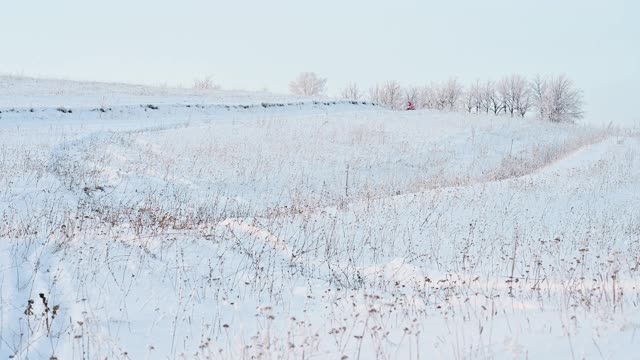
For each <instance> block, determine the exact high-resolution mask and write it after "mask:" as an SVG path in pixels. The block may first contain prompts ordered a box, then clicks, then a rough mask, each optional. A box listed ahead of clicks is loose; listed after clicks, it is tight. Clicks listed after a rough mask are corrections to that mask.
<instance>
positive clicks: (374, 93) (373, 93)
mask: <svg viewBox="0 0 640 360" xmlns="http://www.w3.org/2000/svg"><path fill="white" fill-rule="evenodd" d="M369 100H371V102H374V103H376V104H382V88H381V87H380V85H379V84H375V85H374V86H373V87H371V88H370V89H369Z"/></svg>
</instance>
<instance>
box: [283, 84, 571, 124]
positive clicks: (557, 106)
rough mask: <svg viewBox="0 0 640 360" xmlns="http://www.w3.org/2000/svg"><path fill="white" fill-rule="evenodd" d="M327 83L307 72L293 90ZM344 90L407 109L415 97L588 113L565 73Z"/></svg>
mask: <svg viewBox="0 0 640 360" xmlns="http://www.w3.org/2000/svg"><path fill="white" fill-rule="evenodd" d="M326 84H327V79H326V78H321V77H319V76H318V75H316V74H315V73H313V72H305V73H301V74H300V75H299V76H298V77H297V78H296V79H295V80H294V81H292V82H291V83H290V84H289V90H290V91H291V93H293V94H296V95H303V96H323V95H324V94H325V92H326ZM340 95H341V97H342V98H344V99H349V100H360V99H363V98H368V99H369V100H370V101H373V102H376V103H379V104H382V105H385V106H387V107H389V108H391V109H396V110H402V109H406V108H407V104H408V103H409V102H411V104H412V106H413V107H415V108H420V109H432V110H442V111H467V112H469V113H478V114H482V113H484V114H494V115H501V114H504V115H508V116H511V117H515V116H520V117H524V116H525V115H527V114H528V113H529V112H530V111H531V110H532V109H535V110H536V111H537V115H538V117H540V118H541V119H546V120H550V121H553V122H567V121H569V122H570V121H575V120H577V119H580V118H582V116H583V110H582V106H583V101H582V92H581V91H580V90H579V89H577V88H576V87H575V85H574V83H573V82H572V81H571V80H570V79H569V78H568V77H567V76H565V75H560V76H546V77H543V76H540V75H536V76H535V77H534V78H533V79H531V80H529V79H527V78H526V77H524V76H522V75H518V74H513V75H509V76H505V77H503V78H501V79H500V80H498V81H492V80H489V81H484V82H482V81H480V80H478V81H476V82H474V83H472V84H471V85H469V86H467V87H465V86H463V84H462V83H460V82H459V81H458V80H457V79H455V78H451V79H449V80H447V81H444V82H440V83H431V84H429V85H426V86H421V87H415V86H410V87H403V86H402V85H400V83H398V82H397V81H387V82H385V83H381V84H376V85H374V86H373V87H372V88H370V89H369V91H368V93H365V92H363V91H361V90H360V88H359V87H358V85H357V84H356V83H349V84H347V86H346V87H345V88H344V89H343V91H342V93H341V94H340Z"/></svg>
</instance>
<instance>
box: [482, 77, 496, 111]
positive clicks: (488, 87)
mask: <svg viewBox="0 0 640 360" xmlns="http://www.w3.org/2000/svg"><path fill="white" fill-rule="evenodd" d="M481 91H482V111H483V112H485V113H487V114H488V113H489V111H491V99H490V97H491V93H492V92H493V93H495V88H494V85H493V83H492V82H491V81H487V82H486V83H485V84H484V86H483V87H482V89H481Z"/></svg>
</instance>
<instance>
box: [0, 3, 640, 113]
mask: <svg viewBox="0 0 640 360" xmlns="http://www.w3.org/2000/svg"><path fill="white" fill-rule="evenodd" d="M2 2H3V3H2V4H1V5H0V72H3V73H14V74H15V73H22V74H25V75H32V76H44V77H57V78H68V79H79V80H104V81H120V82H130V83H144V84H152V85H159V84H163V83H166V84H169V85H178V84H183V85H185V86H191V84H192V83H193V80H194V79H195V78H201V77H203V76H205V75H208V74H211V75H213V76H214V78H215V80H216V81H217V82H218V83H220V84H221V85H222V86H223V87H224V88H227V89H233V88H244V89H262V88H268V89H269V90H271V91H275V92H286V91H287V84H288V82H289V81H290V80H291V79H292V78H294V77H295V76H296V75H297V74H298V73H299V72H301V71H315V72H317V73H318V74H320V75H322V76H324V77H327V78H328V79H329V81H328V86H329V93H330V94H336V93H338V92H339V90H340V89H341V88H342V87H343V85H344V84H345V83H346V82H348V81H355V82H357V83H359V84H360V86H361V87H362V88H365V89H366V88H368V87H369V86H371V85H372V84H373V83H375V82H377V81H386V80H398V81H400V82H401V83H402V84H404V85H420V84H423V83H428V82H430V81H432V80H434V81H438V80H443V79H446V78H448V77H451V76H455V77H458V79H459V80H461V81H463V82H472V81H475V80H476V79H482V80H484V79H487V78H497V77H500V76H501V75H507V74H510V73H521V74H523V75H527V76H530V75H533V74H535V73H538V72H539V73H542V74H547V73H549V74H559V73H566V74H567V75H568V76H569V77H571V78H572V79H574V80H575V82H576V84H577V85H578V86H579V87H580V88H582V89H583V90H584V94H585V100H586V102H587V107H586V110H587V112H588V114H587V119H586V121H588V122H596V123H609V122H610V121H613V122H614V123H627V124H640V114H639V112H638V110H637V109H636V104H637V103H640V101H639V100H638V95H639V94H640V45H638V44H640V25H639V24H640V20H638V16H639V14H640V2H639V1H635V0H612V1H604V0H602V1H595V0H565V1H561V0H554V1H552V0H536V1H533V0H530V1H524V0H521V1H517V0H475V1H473V0H466V1H462V0H457V1H455V0H454V1H445V0H439V1H417V0H396V1H389V0H386V1H381V0H367V1H347V0H342V1H340V0H324V1H304V0H271V1H264V0H238V1H204V0H181V1H178V0H174V1H168V0H135V1H134V0H110V1H91V0H55V1H52V0H37V1H36V0H13V1H12V0H2Z"/></svg>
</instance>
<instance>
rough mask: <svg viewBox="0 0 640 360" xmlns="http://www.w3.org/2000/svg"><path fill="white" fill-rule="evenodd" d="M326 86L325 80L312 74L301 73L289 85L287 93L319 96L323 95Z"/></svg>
mask: <svg viewBox="0 0 640 360" xmlns="http://www.w3.org/2000/svg"><path fill="white" fill-rule="evenodd" d="M326 86H327V79H325V78H321V77H319V76H318V75H316V73H314V72H303V73H300V75H298V77H297V78H296V79H295V80H293V81H291V82H290V83H289V91H290V92H291V93H292V94H294V95H302V96H321V95H324V93H325V91H326Z"/></svg>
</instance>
